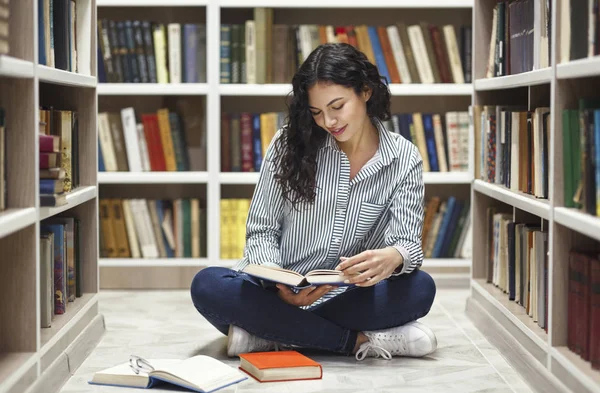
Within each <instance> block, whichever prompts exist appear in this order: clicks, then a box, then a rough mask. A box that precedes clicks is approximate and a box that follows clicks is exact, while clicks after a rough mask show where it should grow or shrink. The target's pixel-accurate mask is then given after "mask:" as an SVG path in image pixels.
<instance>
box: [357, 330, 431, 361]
mask: <svg viewBox="0 0 600 393" xmlns="http://www.w3.org/2000/svg"><path fill="white" fill-rule="evenodd" d="M364 333H365V335H366V336H367V338H368V339H369V341H367V342H365V343H363V344H361V346H360V347H359V349H358V351H356V359H357V360H363V359H364V358H365V357H366V356H373V357H376V358H378V357H380V356H381V357H383V358H384V359H388V360H389V359H391V358H392V356H411V357H422V356H425V355H428V354H430V353H431V352H433V351H435V349H436V348H437V339H436V338H435V334H433V331H431V329H430V328H429V327H427V326H426V325H424V324H422V323H421V322H416V321H413V322H409V323H407V324H406V325H403V326H397V327H393V328H390V329H383V330H374V331H370V332H364Z"/></svg>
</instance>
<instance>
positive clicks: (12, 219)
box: [0, 207, 37, 238]
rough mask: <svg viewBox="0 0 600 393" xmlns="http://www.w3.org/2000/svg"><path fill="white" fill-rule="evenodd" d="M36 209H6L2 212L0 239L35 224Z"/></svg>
mask: <svg viewBox="0 0 600 393" xmlns="http://www.w3.org/2000/svg"><path fill="white" fill-rule="evenodd" d="M36 220H37V215H36V211H35V207H27V208H23V209H6V210H4V211H3V212H0V238H3V237H4V236H7V235H10V234H11V233H14V232H17V231H19V230H21V229H23V228H26V227H28V226H30V225H33V224H35V221H36Z"/></svg>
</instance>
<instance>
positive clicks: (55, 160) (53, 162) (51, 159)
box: [39, 153, 60, 169]
mask: <svg viewBox="0 0 600 393" xmlns="http://www.w3.org/2000/svg"><path fill="white" fill-rule="evenodd" d="M58 154H59V153H40V165H39V166H40V169H49V168H56V167H59V166H60V160H59V158H60V157H59V155H58Z"/></svg>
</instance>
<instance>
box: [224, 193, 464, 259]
mask: <svg viewBox="0 0 600 393" xmlns="http://www.w3.org/2000/svg"><path fill="white" fill-rule="evenodd" d="M220 206H221V245H220V246H221V249H220V252H221V258H223V259H239V258H242V257H243V252H244V246H245V244H246V220H247V219H248V211H249V209H250V199H239V198H232V199H221V204H220ZM469 211H470V209H469V202H468V201H463V200H461V199H458V198H456V197H453V196H451V197H449V198H441V197H438V196H435V197H432V198H430V199H429V200H428V201H427V202H426V205H425V219H424V223H423V234H422V248H423V254H424V256H425V257H426V258H470V255H471V241H470V240H469V239H470V236H471V221H470V219H469Z"/></svg>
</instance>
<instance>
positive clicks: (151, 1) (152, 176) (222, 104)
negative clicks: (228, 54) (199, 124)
mask: <svg viewBox="0 0 600 393" xmlns="http://www.w3.org/2000/svg"><path fill="white" fill-rule="evenodd" d="M97 1H98V7H99V8H98V17H99V18H100V19H102V18H106V19H115V20H124V19H127V18H129V19H139V20H144V19H145V20H156V21H159V22H162V23H170V22H179V21H183V20H185V21H186V23H205V24H206V28H207V42H206V46H207V60H208V62H207V83H205V84H186V83H178V84H143V83H100V84H98V86H97V93H98V97H99V103H100V105H99V108H98V109H99V111H101V112H103V111H115V112H116V111H118V110H120V109H121V108H123V107H126V106H134V107H136V108H137V107H139V108H143V109H140V111H142V110H143V111H146V112H152V111H155V110H156V109H157V108H158V107H160V105H163V103H164V102H169V100H173V99H195V98H198V99H200V100H202V101H201V102H202V104H201V106H200V107H199V110H200V111H202V112H203V113H204V114H205V119H206V146H207V157H206V168H207V170H206V171H203V172H162V173H157V172H147V173H126V172H101V173H98V184H99V195H100V198H102V197H103V195H105V196H106V197H110V198H137V197H140V198H151V199H160V198H164V199H175V198H177V197H178V196H179V195H188V196H189V197H201V198H205V201H206V208H207V228H206V233H205V234H204V233H203V234H202V236H206V237H207V238H206V243H207V255H206V257H205V258H200V259H186V258H184V259H181V258H173V259H147V260H145V259H131V260H128V259H117V258H101V259H100V263H99V265H100V286H101V288H163V287H167V288H171V287H176V286H177V285H179V286H180V287H181V288H188V287H189V282H190V281H191V278H193V275H194V274H195V273H196V272H197V270H198V269H197V268H198V267H199V266H207V265H219V266H233V264H234V263H235V261H231V260H224V259H221V258H220V231H219V230H218V228H219V227H220V200H221V198H222V197H224V198H227V197H234V196H235V197H240V198H250V197H251V196H252V192H253V190H254V186H255V185H256V182H257V181H258V173H225V172H221V171H220V168H221V162H220V159H221V157H220V155H221V151H220V144H221V141H220V129H221V112H222V111H223V112H227V111H230V112H242V111H251V112H269V111H285V110H286V107H285V97H286V96H287V95H288V94H289V93H290V92H291V90H292V85H291V84H221V83H219V67H220V34H219V32H220V24H221V23H233V21H236V22H235V23H240V22H241V21H243V20H246V19H252V8H254V7H271V8H274V9H275V11H276V13H277V12H278V13H280V16H279V17H276V19H277V18H279V19H278V20H279V23H285V24H294V23H309V22H311V23H322V24H325V23H333V24H339V25H343V24H346V23H351V24H361V23H365V24H370V25H384V24H385V25H389V24H392V23H396V22H397V21H402V20H404V21H407V22H409V23H418V22H419V21H421V20H423V21H430V22H431V23H435V24H438V25H441V24H444V23H450V24H454V25H455V26H460V25H469V24H470V23H471V10H472V6H473V1H472V0H470V1H465V0H449V1H448V0H425V1H415V0H400V1H398V0H376V1H368V2H367V1H358V2H355V3H350V2H347V1H345V2H342V1H339V0H326V1H314V0H308V1H297V0H292V1H281V0H278V1H271V0H257V1H246V0H243V1H242V0H240V1H237V0H207V1H194V0H190V1H183V0H182V1H179V0H178V1H173V2H170V1H166V0H164V1H159V0H123V1H117V0H97ZM181 6H185V7H181ZM317 9H318V10H317ZM440 9H443V10H444V13H445V14H442V13H441V12H440ZM315 11H317V12H315ZM182 23H183V22H182ZM457 32H459V31H458V30H457ZM457 38H460V37H459V36H458V37H457ZM390 92H391V94H392V108H391V110H392V113H400V112H418V111H422V112H425V111H431V112H439V113H444V112H447V111H458V110H460V111H466V110H467V108H468V105H469V104H470V102H471V96H472V94H473V84H470V83H464V84H449V83H447V84H391V85H390ZM195 96H201V97H195ZM136 111H137V109H136ZM424 181H425V183H426V185H427V189H428V191H427V192H428V193H431V195H434V194H433V193H437V192H438V191H439V192H440V193H441V194H442V195H452V194H453V193H454V192H455V191H456V190H459V191H460V192H461V193H462V195H463V196H464V197H465V198H468V197H469V191H470V187H469V185H470V183H471V181H472V170H469V171H467V172H460V173H455V172H447V173H425V174H424ZM161 195H162V196H161ZM428 266H429V267H431V268H432V269H434V270H435V271H438V272H445V271H447V272H448V273H452V274H457V273H460V274H465V275H466V274H468V272H469V269H470V260H464V259H440V260H428ZM158 272H161V274H159V273H158Z"/></svg>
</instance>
